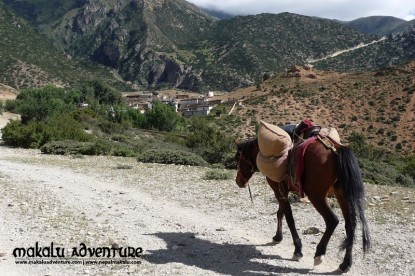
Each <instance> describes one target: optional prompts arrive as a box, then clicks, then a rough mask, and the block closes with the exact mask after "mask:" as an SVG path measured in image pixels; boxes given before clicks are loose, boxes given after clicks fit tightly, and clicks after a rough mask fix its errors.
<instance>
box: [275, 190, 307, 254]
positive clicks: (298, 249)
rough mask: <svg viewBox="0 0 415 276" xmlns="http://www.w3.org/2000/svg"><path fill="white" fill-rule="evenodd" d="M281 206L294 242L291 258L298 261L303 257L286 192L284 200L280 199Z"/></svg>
mask: <svg viewBox="0 0 415 276" xmlns="http://www.w3.org/2000/svg"><path fill="white" fill-rule="evenodd" d="M280 204H281V207H282V208H283V210H284V215H285V220H286V221H287V224H288V228H290V232H291V236H292V238H293V243H294V248H295V250H294V255H293V260H295V261H298V260H300V259H301V258H302V257H303V253H302V247H303V245H302V243H301V239H300V236H299V235H298V232H297V228H296V227H295V222H294V217H293V212H292V210H291V205H290V202H289V201H288V194H287V197H286V198H285V199H284V200H281V201H280Z"/></svg>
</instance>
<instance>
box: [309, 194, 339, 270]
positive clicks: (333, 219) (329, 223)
mask: <svg viewBox="0 0 415 276" xmlns="http://www.w3.org/2000/svg"><path fill="white" fill-rule="evenodd" d="M309 199H310V201H311V203H312V204H313V205H314V207H315V208H316V210H317V211H318V212H319V213H320V215H321V216H322V217H323V218H324V222H325V223H326V230H325V231H324V234H323V237H322V238H321V240H320V242H319V243H318V245H317V249H316V254H315V255H314V265H315V266H317V265H319V264H321V263H322V262H323V257H324V255H325V254H326V250H327V245H328V243H329V241H330V238H331V235H332V234H333V232H334V230H335V229H336V227H337V225H338V224H339V219H338V218H337V216H336V214H334V213H333V210H331V208H330V207H329V205H328V202H327V198H322V199H319V200H315V199H314V200H313V198H310V197H309Z"/></svg>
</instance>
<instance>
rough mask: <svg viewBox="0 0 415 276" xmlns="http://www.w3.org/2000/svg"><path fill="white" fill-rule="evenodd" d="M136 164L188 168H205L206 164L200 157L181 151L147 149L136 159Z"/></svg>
mask: <svg viewBox="0 0 415 276" xmlns="http://www.w3.org/2000/svg"><path fill="white" fill-rule="evenodd" d="M137 161H138V162H143V163H160V164H176V165H190V166H206V165H207V163H206V161H205V160H203V158H202V157H200V156H198V155H196V154H194V153H191V152H187V151H183V150H170V149H149V150H147V151H145V152H143V153H142V154H140V155H139V156H138V158H137Z"/></svg>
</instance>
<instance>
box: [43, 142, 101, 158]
mask: <svg viewBox="0 0 415 276" xmlns="http://www.w3.org/2000/svg"><path fill="white" fill-rule="evenodd" d="M93 145H94V143H92V142H78V141H74V140H64V141H53V142H49V143H46V144H45V145H43V146H42V147H41V148H40V151H41V152H42V153H45V154H56V155H77V156H78V155H92V154H93V150H92V149H93Z"/></svg>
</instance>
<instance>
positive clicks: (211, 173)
mask: <svg viewBox="0 0 415 276" xmlns="http://www.w3.org/2000/svg"><path fill="white" fill-rule="evenodd" d="M232 177H233V175H232V173H231V172H229V171H225V170H208V171H206V173H205V175H204V176H203V179H204V180H228V179H231V178H232Z"/></svg>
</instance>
